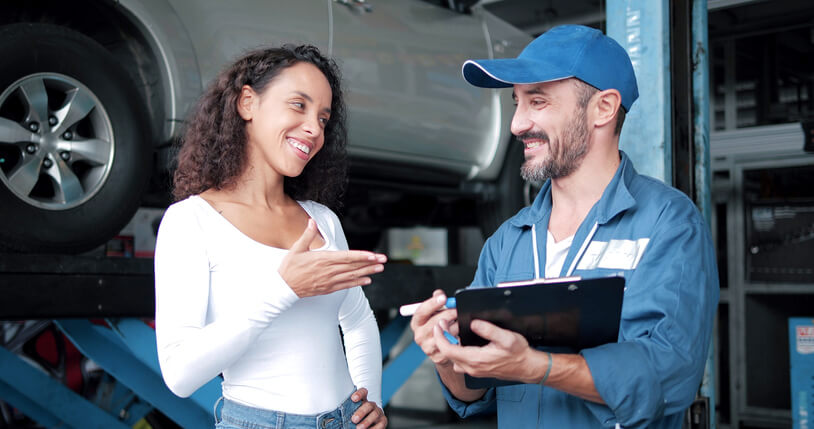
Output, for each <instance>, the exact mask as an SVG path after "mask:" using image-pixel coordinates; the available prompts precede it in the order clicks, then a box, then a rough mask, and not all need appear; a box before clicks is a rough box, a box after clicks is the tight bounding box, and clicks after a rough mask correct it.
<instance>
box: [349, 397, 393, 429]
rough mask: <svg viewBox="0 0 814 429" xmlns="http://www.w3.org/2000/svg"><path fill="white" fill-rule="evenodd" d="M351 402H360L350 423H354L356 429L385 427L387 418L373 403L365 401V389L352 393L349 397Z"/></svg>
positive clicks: (381, 428) (380, 428) (382, 428)
mask: <svg viewBox="0 0 814 429" xmlns="http://www.w3.org/2000/svg"><path fill="white" fill-rule="evenodd" d="M350 400H351V401H353V402H359V401H361V402H362V405H360V406H359V408H357V409H356V412H354V413H353V416H351V421H352V422H354V423H356V429H384V428H385V427H387V416H385V415H384V410H382V409H381V408H379V406H378V405H376V403H375V402H371V401H368V400H367V389H365V388H364V387H363V388H361V389H359V390H357V391H355V392H353V395H351V396H350Z"/></svg>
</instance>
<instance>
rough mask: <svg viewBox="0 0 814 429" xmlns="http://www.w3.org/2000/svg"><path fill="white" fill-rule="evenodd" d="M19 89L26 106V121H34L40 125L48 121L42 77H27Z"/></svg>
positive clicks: (46, 98) (46, 96)
mask: <svg viewBox="0 0 814 429" xmlns="http://www.w3.org/2000/svg"><path fill="white" fill-rule="evenodd" d="M20 91H21V92H22V94H23V98H25V102H26V103H27V106H26V107H28V117H27V118H26V121H34V122H37V123H39V124H40V125H45V124H47V123H48V93H47V92H46V91H45V83H43V80H42V79H29V80H26V82H25V83H23V84H22V85H20Z"/></svg>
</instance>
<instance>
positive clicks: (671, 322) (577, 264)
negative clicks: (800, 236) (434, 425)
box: [443, 151, 719, 429]
mask: <svg viewBox="0 0 814 429" xmlns="http://www.w3.org/2000/svg"><path fill="white" fill-rule="evenodd" d="M620 155H621V164H620V165H619V168H618V170H617V171H616V174H615V175H614V177H613V179H612V180H611V182H610V183H609V184H608V186H607V188H605V191H604V193H603V194H602V197H601V199H600V200H599V202H597V203H596V204H595V205H594V207H593V208H592V209H591V211H590V212H589V213H588V215H587V217H586V218H585V220H584V221H583V222H582V224H581V225H580V226H579V229H577V232H576V234H575V235H574V239H573V244H572V245H571V248H570V250H569V252H568V256H567V257H566V260H565V263H564V264H563V268H562V273H561V276H565V275H568V274H570V275H578V276H582V277H583V278H591V277H602V276H608V275H613V274H621V275H623V276H624V277H625V282H626V286H625V293H624V303H623V306H622V317H621V322H620V329H619V339H618V342H617V343H612V344H605V345H602V346H599V347H596V348H591V349H585V350H582V351H581V353H580V354H581V355H582V356H583V357H584V358H585V360H586V361H587V363H588V367H589V368H590V371H591V374H592V375H593V379H594V383H595V385H596V389H597V390H598V392H599V395H600V396H601V397H602V399H603V400H604V401H605V403H606V404H607V405H601V404H597V403H594V402H590V401H587V400H583V399H580V398H578V397H576V396H572V395H569V394H566V393H563V392H561V391H559V390H556V389H553V388H549V387H543V386H540V385H536V384H520V385H513V386H504V387H497V388H491V389H489V390H488V391H487V392H486V394H485V395H484V397H483V398H481V399H480V400H478V401H475V402H472V403H466V402H462V401H459V400H457V399H455V398H454V397H453V396H452V395H451V394H450V392H449V390H447V388H446V387H443V390H444V395H445V397H446V398H447V401H448V402H449V404H450V406H451V407H452V408H453V409H454V410H455V411H456V412H457V413H458V414H459V415H460V416H462V417H467V416H470V415H473V414H477V413H481V412H484V411H490V410H494V407H495V405H497V413H498V426H499V427H500V428H502V429H509V428H532V427H541V428H596V427H615V426H616V425H617V424H618V425H620V426H621V427H622V428H645V427H647V428H680V427H681V420H682V418H683V412H684V411H685V410H686V409H687V407H688V406H689V405H690V404H691V402H692V401H693V399H694V397H695V394H696V391H697V390H698V387H699V384H700V381H701V377H702V375H703V372H704V365H705V362H706V357H707V351H708V346H709V343H710V335H711V332H712V326H713V317H714V315H715V311H716V308H717V304H718V296H719V287H718V273H717V268H716V260H715V250H714V248H713V244H712V240H711V238H710V233H709V230H708V228H707V225H706V224H705V222H704V220H703V218H702V216H701V214H700V212H699V211H698V209H697V208H696V207H695V205H694V204H693V203H692V201H691V200H690V199H689V198H687V197H686V196H685V195H684V194H682V193H681V192H679V191H678V190H676V189H674V188H671V187H669V186H666V185H665V184H663V183H662V182H660V181H657V180H655V179H653V178H650V177H647V176H642V175H639V174H638V173H637V172H636V170H635V169H634V168H633V164H632V163H631V161H630V159H628V157H627V155H625V154H624V153H623V152H621V151H620ZM550 213H551V182H550V181H549V182H547V183H546V184H545V185H544V186H543V188H542V189H541V191H540V193H539V195H537V198H536V199H535V200H534V203H533V204H532V205H531V206H530V207H526V208H524V209H522V210H521V211H520V212H519V213H518V214H517V215H515V216H514V217H512V218H510V219H509V220H508V221H506V222H505V223H504V224H503V225H501V227H500V228H499V229H498V230H497V232H495V234H494V235H492V237H490V238H489V239H488V240H487V241H486V243H485V245H484V248H483V250H482V252H481V256H480V260H479V262H478V269H477V272H476V273H475V279H474V280H473V282H472V286H471V287H475V286H484V285H496V284H497V283H499V282H503V281H513V280H528V279H531V278H534V276H535V270H534V254H533V251H532V228H531V227H532V225H535V229H536V231H537V234H538V235H539V237H538V239H537V240H536V243H537V253H538V259H539V265H540V267H539V271H540V272H544V268H545V254H546V249H545V246H546V231H547V230H548V220H549V216H550Z"/></svg>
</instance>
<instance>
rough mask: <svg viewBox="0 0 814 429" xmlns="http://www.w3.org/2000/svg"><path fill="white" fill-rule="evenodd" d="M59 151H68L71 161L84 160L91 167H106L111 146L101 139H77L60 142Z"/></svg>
mask: <svg viewBox="0 0 814 429" xmlns="http://www.w3.org/2000/svg"><path fill="white" fill-rule="evenodd" d="M59 148H60V149H61V150H68V151H70V153H71V159H73V160H74V161H76V160H80V159H82V160H85V161H88V162H89V163H91V164H93V165H106V164H107V163H108V162H110V148H111V144H110V142H108V141H105V140H101V139H81V140H80V139H77V140H73V141H63V142H60V144H59Z"/></svg>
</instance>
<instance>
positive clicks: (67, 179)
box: [47, 157, 85, 204]
mask: <svg viewBox="0 0 814 429" xmlns="http://www.w3.org/2000/svg"><path fill="white" fill-rule="evenodd" d="M54 158H55V159H56V166H55V167H56V168H53V167H52V168H50V169H48V170H47V171H48V175H49V176H51V177H52V178H53V179H54V182H55V183H56V189H55V191H56V198H55V199H56V200H57V201H58V202H59V203H62V204H67V203H71V202H74V201H76V200H78V199H80V198H81V197H82V194H83V193H84V192H85V190H84V189H83V188H82V183H81V182H79V178H78V177H76V174H74V172H73V171H72V170H71V167H69V166H68V164H67V163H66V162H65V161H63V160H62V159H60V158H59V157H54Z"/></svg>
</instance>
